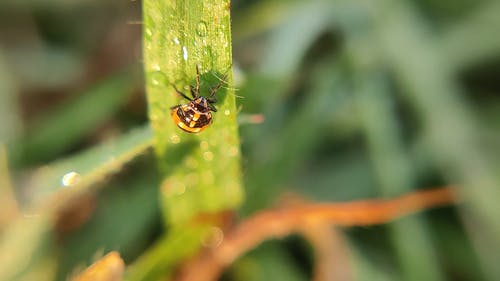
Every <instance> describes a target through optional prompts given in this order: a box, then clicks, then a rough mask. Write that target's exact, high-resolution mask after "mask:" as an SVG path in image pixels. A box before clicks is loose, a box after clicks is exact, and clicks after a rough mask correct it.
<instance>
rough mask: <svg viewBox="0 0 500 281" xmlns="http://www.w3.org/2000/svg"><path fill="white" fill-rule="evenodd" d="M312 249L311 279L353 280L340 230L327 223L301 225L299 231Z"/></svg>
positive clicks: (318, 280) (317, 280)
mask: <svg viewBox="0 0 500 281" xmlns="http://www.w3.org/2000/svg"><path fill="white" fill-rule="evenodd" d="M299 232H300V234H301V235H303V236H304V237H305V239H307V241H309V243H311V246H312V247H313V249H314V260H315V262H314V270H313V278H312V281H333V280H335V281H350V280H354V274H353V272H352V266H351V264H350V258H349V249H348V248H347V244H346V241H345V240H344V237H343V236H342V233H340V231H338V230H336V229H335V228H334V227H332V226H331V225H327V224H312V225H303V226H302V229H301V230H300V231H299Z"/></svg>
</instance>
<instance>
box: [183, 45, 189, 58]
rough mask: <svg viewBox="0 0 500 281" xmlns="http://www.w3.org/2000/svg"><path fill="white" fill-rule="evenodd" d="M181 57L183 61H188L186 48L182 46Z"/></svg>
mask: <svg viewBox="0 0 500 281" xmlns="http://www.w3.org/2000/svg"><path fill="white" fill-rule="evenodd" d="M182 57H183V58H184V60H185V61H187V59H188V50H187V48H186V46H182Z"/></svg>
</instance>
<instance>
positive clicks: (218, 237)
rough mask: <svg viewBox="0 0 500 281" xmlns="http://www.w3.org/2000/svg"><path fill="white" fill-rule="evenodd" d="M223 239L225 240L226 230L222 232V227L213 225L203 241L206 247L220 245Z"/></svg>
mask: <svg viewBox="0 0 500 281" xmlns="http://www.w3.org/2000/svg"><path fill="white" fill-rule="evenodd" d="M223 240H224V232H222V229H220V228H218V227H216V226H213V227H211V228H210V231H209V233H208V234H207V236H206V237H205V238H204V239H202V241H201V243H202V244H203V245H204V246H205V247H209V248H215V247H218V246H219V245H220V244H221V243H222V241H223Z"/></svg>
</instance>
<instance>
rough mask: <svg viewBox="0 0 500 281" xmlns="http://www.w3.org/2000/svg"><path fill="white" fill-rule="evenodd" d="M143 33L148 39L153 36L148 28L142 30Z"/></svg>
mask: <svg viewBox="0 0 500 281" xmlns="http://www.w3.org/2000/svg"><path fill="white" fill-rule="evenodd" d="M144 33H146V36H147V37H148V38H151V37H152V36H153V31H151V29H149V28H146V29H145V30H144Z"/></svg>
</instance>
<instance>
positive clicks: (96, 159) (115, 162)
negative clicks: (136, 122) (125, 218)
mask: <svg viewBox="0 0 500 281" xmlns="http://www.w3.org/2000/svg"><path fill="white" fill-rule="evenodd" d="M151 142H152V137H151V130H150V128H149V126H144V127H142V128H139V129H135V130H132V131H130V132H129V133H127V134H125V135H123V136H121V137H120V138H118V139H116V140H112V141H109V142H106V143H104V144H102V145H100V146H96V147H94V148H92V149H90V150H88V151H85V152H83V153H80V154H78V155H75V156H73V157H69V158H67V159H64V160H59V161H57V162H55V163H53V164H49V165H47V166H44V167H41V168H39V169H38V170H35V172H34V173H33V174H32V176H31V179H30V184H29V185H28V186H27V187H25V188H26V189H27V190H29V192H26V193H27V194H30V198H28V199H29V200H28V201H33V202H39V201H41V200H42V199H46V198H47V197H48V196H50V195H52V194H55V193H56V192H58V191H61V190H74V189H76V188H77V190H80V191H82V190H86V189H87V187H88V186H90V185H93V184H95V183H97V182H100V181H102V180H103V179H105V178H106V177H108V176H110V175H112V174H113V173H115V172H117V171H120V169H121V167H123V166H124V165H125V164H127V163H128V162H129V161H131V160H132V159H134V158H135V157H137V156H138V155H141V154H142V153H144V152H145V151H146V150H147V149H148V148H150V147H151ZM72 172H74V174H73V176H70V173H72ZM65 175H67V176H66V180H65V183H66V186H65V185H64V183H63V177H64V176H65ZM68 176H69V178H68ZM71 177H72V178H73V180H72V179H71ZM71 183H74V185H71ZM69 186H70V189H68V188H69Z"/></svg>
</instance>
